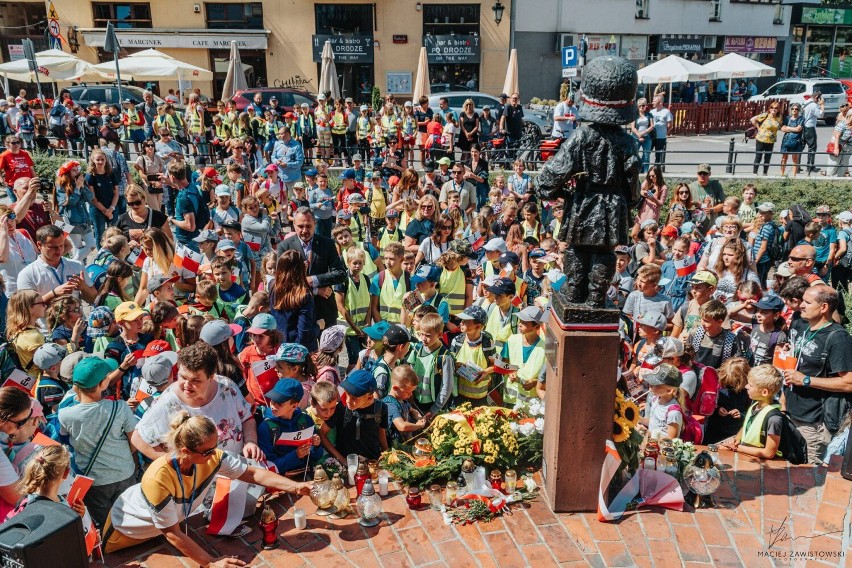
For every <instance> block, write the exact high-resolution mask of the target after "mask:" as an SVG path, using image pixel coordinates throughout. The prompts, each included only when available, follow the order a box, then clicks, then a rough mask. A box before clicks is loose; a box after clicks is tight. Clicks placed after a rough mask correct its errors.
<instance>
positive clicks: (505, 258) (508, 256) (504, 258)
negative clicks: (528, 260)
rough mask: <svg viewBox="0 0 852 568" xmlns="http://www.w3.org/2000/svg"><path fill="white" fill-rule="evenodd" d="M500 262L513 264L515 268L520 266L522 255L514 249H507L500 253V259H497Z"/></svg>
mask: <svg viewBox="0 0 852 568" xmlns="http://www.w3.org/2000/svg"><path fill="white" fill-rule="evenodd" d="M497 262H499V263H500V264H511V265H512V266H514V267H515V268H520V266H521V257H519V256H518V255H517V253H514V252H512V251H506V252H504V253H503V254H501V255H500V259H499V260H498V261H497Z"/></svg>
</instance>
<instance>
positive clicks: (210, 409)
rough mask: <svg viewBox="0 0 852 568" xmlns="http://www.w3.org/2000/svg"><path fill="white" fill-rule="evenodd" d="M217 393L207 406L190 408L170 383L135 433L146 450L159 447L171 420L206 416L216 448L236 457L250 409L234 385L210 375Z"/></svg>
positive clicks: (138, 425)
mask: <svg viewBox="0 0 852 568" xmlns="http://www.w3.org/2000/svg"><path fill="white" fill-rule="evenodd" d="M214 380H215V381H216V383H218V391H217V392H216V395H215V396H214V397H213V400H211V401H210V402H209V403H207V404H205V405H204V406H202V407H200V408H194V407H192V406H189V405H188V404H186V403H184V402H183V401H181V400H180V399H179V398H178V396H177V392H178V385H177V383H172V385H171V386H169V388H167V389H166V390H165V391H164V392H163V394H161V395H160V397H159V399H158V400H157V404H155V405H154V406H152V407H151V408H149V409H148V411H147V412H145V415H144V416H143V417H142V420H140V421H139V423H138V424H137V425H136V431H137V432H138V433H139V436H140V437H141V438H142V440H143V441H144V442H145V443H146V444H148V445H149V446H159V445H160V444H162V443H164V442H165V441H166V436H167V435H168V433H169V430H170V428H169V423H170V422H171V419H172V417H173V416H174V415H175V414H176V413H178V412H180V411H181V410H186V411H187V412H189V414H190V416H207V417H208V418H210V419H211V420H213V422H214V423H215V424H216V431H217V432H218V433H219V448H221V449H222V450H224V451H226V452H232V453H234V454H237V455H241V454H242V453H243V444H244V443H245V442H244V440H243V422H245V421H246V420H249V419H251V418H252V417H253V416H252V413H251V405H250V404H249V403H248V402H246V399H245V398H244V397H243V395H242V394H240V389H238V388H237V385H235V384H234V383H233V381H231V379H228V378H226V377H223V376H221V375H214Z"/></svg>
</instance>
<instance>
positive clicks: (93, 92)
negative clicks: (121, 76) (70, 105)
mask: <svg viewBox="0 0 852 568" xmlns="http://www.w3.org/2000/svg"><path fill="white" fill-rule="evenodd" d="M68 90H69V91H71V100H73V101H75V102H80V103H89V102H91V101H95V102H98V103H106V104H121V101H120V100H119V99H118V87H116V86H115V83H109V84H104V85H75V86H73V87H68ZM144 92H145V89H141V88H139V87H136V86H134V85H122V86H121V96H122V98H125V99H130V100H132V101H133V104H139V103H141V102H143V100H144V99H143V98H142V95H143V93H144ZM153 96H154V103H155V104H160V103H162V102H164V101H163V99H161V98H160V97H158V96H157V95H153Z"/></svg>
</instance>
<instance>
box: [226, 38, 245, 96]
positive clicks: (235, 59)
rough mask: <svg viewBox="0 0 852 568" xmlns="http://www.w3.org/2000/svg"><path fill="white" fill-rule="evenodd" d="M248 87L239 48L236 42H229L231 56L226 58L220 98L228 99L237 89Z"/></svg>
mask: <svg viewBox="0 0 852 568" xmlns="http://www.w3.org/2000/svg"><path fill="white" fill-rule="evenodd" d="M246 89H248V82H246V73H245V70H244V69H243V62H242V61H240V50H239V48H238V47H237V42H235V41H232V42H231V56H230V57H229V58H228V74H227V75H225V84H224V85H223V86H222V100H223V101H229V100H231V97H233V96H234V95H235V94H236V93H237V91H244V90H246Z"/></svg>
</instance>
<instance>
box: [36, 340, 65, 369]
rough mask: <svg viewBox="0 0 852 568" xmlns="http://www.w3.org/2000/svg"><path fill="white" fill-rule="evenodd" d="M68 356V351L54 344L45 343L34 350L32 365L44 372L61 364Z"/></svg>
mask: <svg viewBox="0 0 852 568" xmlns="http://www.w3.org/2000/svg"><path fill="white" fill-rule="evenodd" d="M67 354H68V349H67V348H65V347H64V346H62V345H57V344H56V343H45V344H44V345H42V346H41V347H39V348H38V349H36V351H35V354H34V355H33V363H34V364H35V366H36V367H38V368H39V369H41V370H42V371H46V370H48V369H50V368H51V367H53V366H54V365H58V364H59V363H61V362H62V359H63V358H64V357H65V356H66V355H67Z"/></svg>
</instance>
